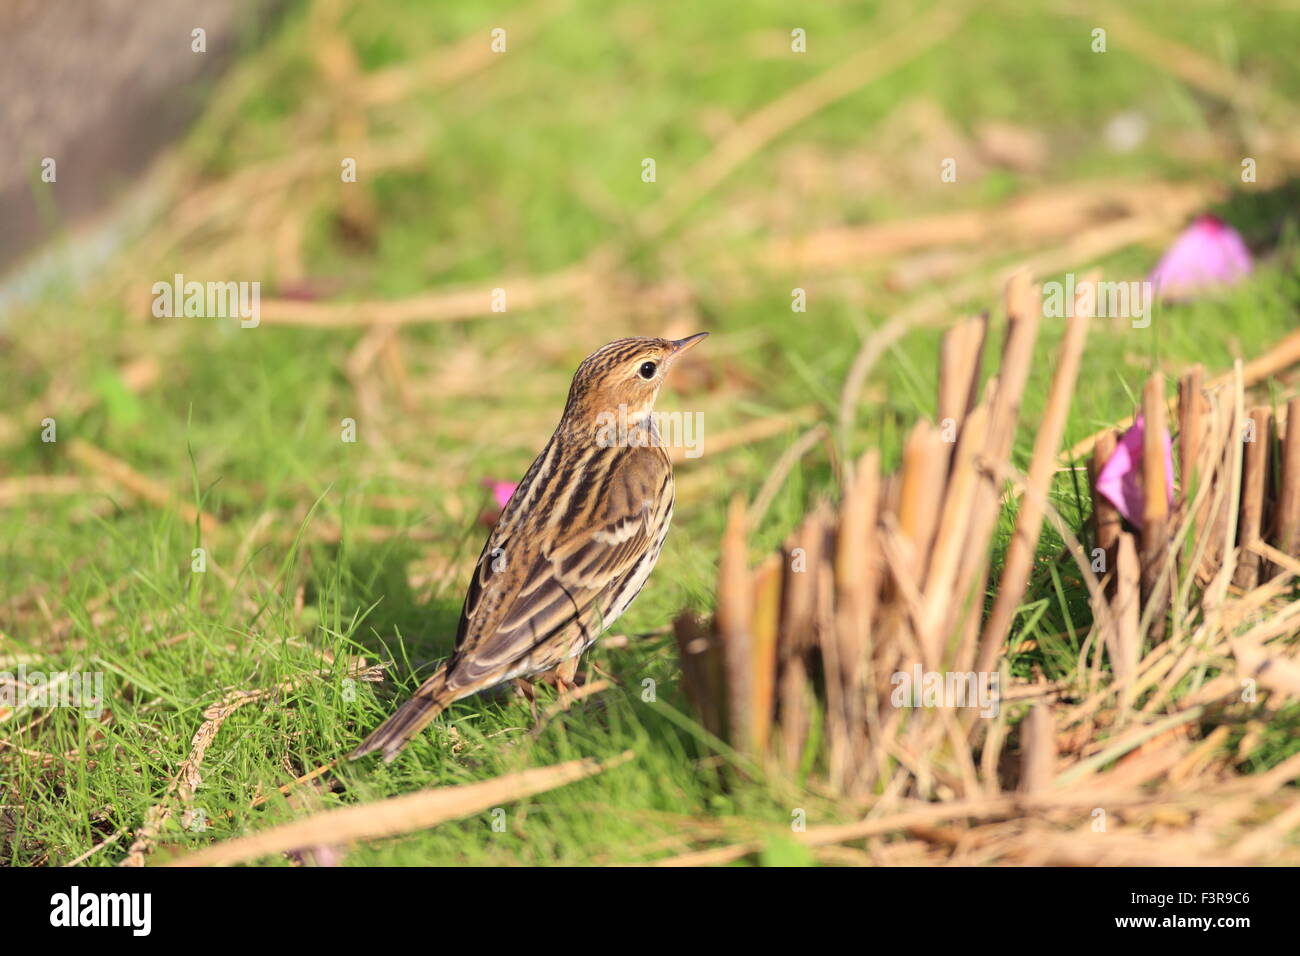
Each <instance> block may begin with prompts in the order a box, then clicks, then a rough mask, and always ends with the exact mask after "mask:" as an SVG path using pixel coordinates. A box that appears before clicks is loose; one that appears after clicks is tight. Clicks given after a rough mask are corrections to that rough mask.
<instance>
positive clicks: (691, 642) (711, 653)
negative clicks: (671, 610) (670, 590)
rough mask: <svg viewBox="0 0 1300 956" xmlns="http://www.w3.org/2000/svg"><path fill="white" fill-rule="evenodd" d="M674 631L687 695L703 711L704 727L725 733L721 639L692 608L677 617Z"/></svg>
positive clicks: (701, 717)
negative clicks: (719, 641)
mask: <svg viewBox="0 0 1300 956" xmlns="http://www.w3.org/2000/svg"><path fill="white" fill-rule="evenodd" d="M673 634H674V636H675V637H676V639H677V654H678V659H679V660H680V661H681V665H682V681H683V683H684V684H685V685H686V695H687V696H688V697H689V698H690V700H691V703H692V704H693V705H694V707H695V712H696V713H697V714H699V715H700V723H702V724H703V725H704V729H705V730H707V731H708V732H709V733H711V734H713V735H714V736H715V737H721V736H722V735H723V733H724V732H725V721H724V718H723V704H722V702H723V701H725V700H726V685H725V683H724V682H723V666H722V652H721V648H720V646H719V644H718V641H717V640H715V639H714V637H713V633H712V629H711V628H710V627H709V626H708V625H706V623H705V622H704V621H703V620H701V619H700V618H699V617H698V616H697V615H695V614H692V613H690V612H683V613H682V614H679V615H677V617H676V618H674V619H673Z"/></svg>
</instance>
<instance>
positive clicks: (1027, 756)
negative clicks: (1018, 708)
mask: <svg viewBox="0 0 1300 956" xmlns="http://www.w3.org/2000/svg"><path fill="white" fill-rule="evenodd" d="M1055 776H1056V727H1055V724H1054V723H1053V721H1052V712H1051V711H1050V710H1049V709H1048V708H1047V707H1046V706H1044V705H1043V704H1035V705H1034V706H1033V707H1031V708H1029V715H1028V716H1027V717H1026V718H1025V720H1024V723H1023V724H1022V725H1021V727H1020V787H1019V790H1020V792H1021V793H1025V794H1032V793H1040V792H1042V791H1044V790H1047V789H1049V788H1050V787H1051V785H1052V779H1053V778H1054V777H1055Z"/></svg>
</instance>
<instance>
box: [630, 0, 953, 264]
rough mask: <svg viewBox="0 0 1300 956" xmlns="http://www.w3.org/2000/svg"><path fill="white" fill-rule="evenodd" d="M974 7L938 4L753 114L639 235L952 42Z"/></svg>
mask: <svg viewBox="0 0 1300 956" xmlns="http://www.w3.org/2000/svg"><path fill="white" fill-rule="evenodd" d="M971 6H972V4H971V3H970V2H969V0H946V2H943V3H938V4H935V5H934V6H932V7H930V9H929V10H927V11H926V12H925V13H924V14H922V15H921V16H919V17H916V18H912V19H910V20H909V21H908V23H907V24H906V25H905V26H900V27H898V28H896V29H895V30H894V31H893V32H892V33H890V34H887V35H885V36H882V37H880V38H879V39H877V40H875V41H874V42H873V43H872V44H871V45H869V46H868V47H866V48H865V49H862V50H859V51H858V52H857V53H855V54H854V55H853V56H851V57H849V58H848V59H846V60H843V61H841V62H840V63H838V64H836V65H835V66H833V67H831V68H830V69H828V70H826V71H824V72H822V73H819V74H817V75H816V76H814V77H813V78H812V79H809V80H806V81H805V82H803V83H801V84H799V85H798V86H796V87H795V88H794V89H792V90H789V91H787V92H786V93H783V94H782V95H781V96H779V97H777V98H776V99H774V100H772V101H771V102H769V103H767V104H765V105H764V106H762V107H761V108H759V109H758V110H756V111H754V112H753V113H750V114H749V115H748V116H746V117H745V118H744V119H742V120H741V121H740V122H739V123H737V124H736V125H735V126H734V127H732V129H731V130H729V131H728V132H727V134H726V135H725V136H724V137H723V138H722V139H721V140H720V141H719V142H718V143H717V145H716V146H714V148H713V150H712V151H711V152H709V153H708V154H707V155H706V156H704V158H702V159H701V160H699V161H698V162H696V163H695V164H694V165H692V166H691V168H690V169H688V170H685V171H684V172H683V174H682V175H681V176H679V177H676V178H675V180H674V182H675V185H674V186H673V187H672V188H670V189H669V190H668V191H667V192H666V193H665V194H664V196H663V198H662V199H660V200H659V201H658V202H657V203H655V205H653V206H651V207H650V208H649V209H648V210H646V212H645V213H644V214H642V216H641V217H640V219H639V221H638V223H637V232H638V234H639V235H640V236H642V237H643V238H644V239H651V238H654V237H656V236H659V235H660V234H662V233H663V232H664V231H665V230H667V229H668V228H669V227H671V226H672V225H673V224H674V223H676V222H677V221H678V220H679V219H680V218H681V217H682V215H683V214H685V213H686V211H687V210H688V209H690V208H691V207H692V206H693V205H694V204H695V203H696V202H698V201H699V200H700V199H702V198H703V197H704V196H705V195H707V194H708V193H709V192H711V191H712V190H713V189H714V188H716V187H717V186H718V185H719V184H720V183H721V182H723V180H725V179H726V178H727V177H728V176H730V175H731V173H732V172H733V171H734V170H735V169H736V168H737V167H738V166H739V165H740V164H741V163H743V162H745V160H747V159H749V157H751V156H753V155H754V154H755V153H757V152H758V151H759V150H761V149H762V148H763V147H764V146H766V145H767V144H768V143H769V142H771V141H772V140H773V139H774V138H775V137H777V136H779V135H780V134H781V133H783V132H785V131H786V130H787V129H789V128H790V127H792V126H794V125H795V124H797V123H800V122H802V121H804V120H805V119H808V118H809V117H811V116H813V115H815V114H816V113H818V112H820V111H821V110H823V109H825V108H826V107H828V106H830V105H831V104H832V103H835V102H837V101H838V100H841V99H843V98H844V97H845V96H848V95H849V94H850V93H853V92H854V91H855V90H858V89H861V88H862V87H863V86H865V85H867V84H869V83H871V82H873V81H874V80H876V79H878V78H880V77H881V76H885V75H886V74H888V73H891V72H893V71H894V70H896V69H898V68H899V67H901V66H903V65H904V64H906V63H908V62H910V61H911V60H912V59H914V58H915V57H917V56H920V55H921V54H922V53H924V52H926V51H927V50H929V49H931V48H933V47H934V45H935V44H937V43H940V42H941V41H943V40H944V39H946V38H947V37H948V36H949V35H950V34H951V33H952V32H953V31H954V30H956V29H957V27H958V26H960V25H961V23H962V22H963V21H964V20H965V18H966V16H967V14H968V13H969V12H970V9H971Z"/></svg>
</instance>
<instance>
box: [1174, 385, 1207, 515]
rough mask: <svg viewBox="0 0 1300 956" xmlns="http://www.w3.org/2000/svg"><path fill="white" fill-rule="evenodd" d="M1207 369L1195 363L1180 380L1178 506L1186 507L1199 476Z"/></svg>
mask: <svg viewBox="0 0 1300 956" xmlns="http://www.w3.org/2000/svg"><path fill="white" fill-rule="evenodd" d="M1203 378H1204V369H1202V368H1201V366H1199V365H1193V366H1192V367H1191V368H1190V369H1188V370H1187V372H1186V373H1184V375H1183V377H1182V378H1180V379H1179V380H1178V489H1177V490H1178V498H1177V500H1178V507H1179V508H1180V509H1186V508H1187V504H1188V502H1189V501H1190V499H1191V495H1192V489H1193V486H1194V484H1195V483H1196V482H1195V479H1196V463H1197V455H1198V454H1199V453H1200V444H1201V441H1202V439H1203V437H1204V434H1203V433H1204V416H1205V396H1204V394H1203V393H1202V391H1201V380H1202V379H1203Z"/></svg>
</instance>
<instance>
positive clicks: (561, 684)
mask: <svg viewBox="0 0 1300 956" xmlns="http://www.w3.org/2000/svg"><path fill="white" fill-rule="evenodd" d="M579 657H580V655H578V654H574V655H573V656H572V657H570V658H569V659H568V660H564V661H561V662H560V663H559V664H558V665H556V668H555V686H556V687H557V688H558V689H559V691H560V697H559V704H560V706H561V707H563V708H564V709H565V710H568V709H569V704H570V701H569V695H570V694H571V693H572V692H573V688H574V687H575V686H577V684H576V681H575V678H576V677H577V676H578V659H579Z"/></svg>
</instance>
